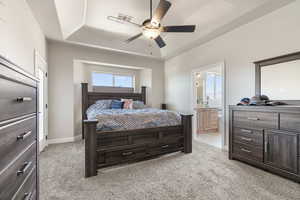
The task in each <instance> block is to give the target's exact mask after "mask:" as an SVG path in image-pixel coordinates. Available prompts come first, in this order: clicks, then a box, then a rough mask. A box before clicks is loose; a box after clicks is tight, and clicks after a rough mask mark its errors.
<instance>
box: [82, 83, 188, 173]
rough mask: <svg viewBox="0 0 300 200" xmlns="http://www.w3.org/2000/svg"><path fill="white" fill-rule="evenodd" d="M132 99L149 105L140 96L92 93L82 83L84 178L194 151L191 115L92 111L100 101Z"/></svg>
mask: <svg viewBox="0 0 300 200" xmlns="http://www.w3.org/2000/svg"><path fill="white" fill-rule="evenodd" d="M114 99H115V100H120V99H133V100H135V101H142V102H143V103H144V104H146V87H142V88H141V93H101V92H89V91H88V84H87V83H82V127H83V129H82V137H83V138H84V139H85V177H92V176H96V175H97V170H98V169H100V168H104V167H108V166H113V165H118V164H123V163H131V162H137V161H141V160H146V159H151V158H155V157H158V156H161V155H165V154H168V153H173V152H178V151H179V152H183V153H191V152H192V129H191V126H192V115H184V114H181V115H179V114H177V113H175V112H172V111H167V110H158V109H153V108H143V109H137V110H98V109H94V110H93V109H91V108H92V107H93V106H94V105H95V103H96V102H97V101H99V100H114Z"/></svg>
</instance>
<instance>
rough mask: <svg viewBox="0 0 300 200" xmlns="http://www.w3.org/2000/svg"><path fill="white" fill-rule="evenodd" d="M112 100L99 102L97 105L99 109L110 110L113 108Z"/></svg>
mask: <svg viewBox="0 0 300 200" xmlns="http://www.w3.org/2000/svg"><path fill="white" fill-rule="evenodd" d="M111 102H112V100H111V99H108V100H98V101H96V103H95V104H97V107H98V109H110V107H111Z"/></svg>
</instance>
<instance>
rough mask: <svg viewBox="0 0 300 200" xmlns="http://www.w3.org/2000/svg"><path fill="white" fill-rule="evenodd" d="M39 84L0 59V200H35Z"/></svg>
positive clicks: (36, 192) (36, 189)
mask: <svg viewBox="0 0 300 200" xmlns="http://www.w3.org/2000/svg"><path fill="white" fill-rule="evenodd" d="M37 93H38V83H37V80H36V79H35V78H34V77H33V76H31V75H29V74H28V73H26V72H23V71H22V70H21V69H20V68H18V67H17V66H15V65H14V64H12V63H11V62H9V61H7V60H5V59H4V58H2V57H0V200H38V199H39V195H38V194H39V193H38V185H39V181H38V169H39V168H38V152H39V150H38V147H39V146H38V145H39V144H38V139H37V132H38V131H37V130H38V120H37V119H38V109H37V105H38V98H37V96H38V95H37Z"/></svg>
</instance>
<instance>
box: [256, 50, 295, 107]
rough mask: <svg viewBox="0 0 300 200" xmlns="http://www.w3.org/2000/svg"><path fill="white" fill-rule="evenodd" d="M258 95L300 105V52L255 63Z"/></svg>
mask: <svg viewBox="0 0 300 200" xmlns="http://www.w3.org/2000/svg"><path fill="white" fill-rule="evenodd" d="M255 66H256V83H255V84H256V86H255V88H256V95H267V96H268V97H269V98H270V99H271V100H274V101H282V102H285V103H287V104H299V103H300V93H299V92H298V91H299V86H300V52H297V53H293V54H289V55H284V56H280V57H276V58H271V59H266V60H262V61H257V62H255Z"/></svg>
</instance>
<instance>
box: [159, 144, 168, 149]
mask: <svg viewBox="0 0 300 200" xmlns="http://www.w3.org/2000/svg"><path fill="white" fill-rule="evenodd" d="M168 147H169V145H163V146H161V148H162V149H166V148H168Z"/></svg>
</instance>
